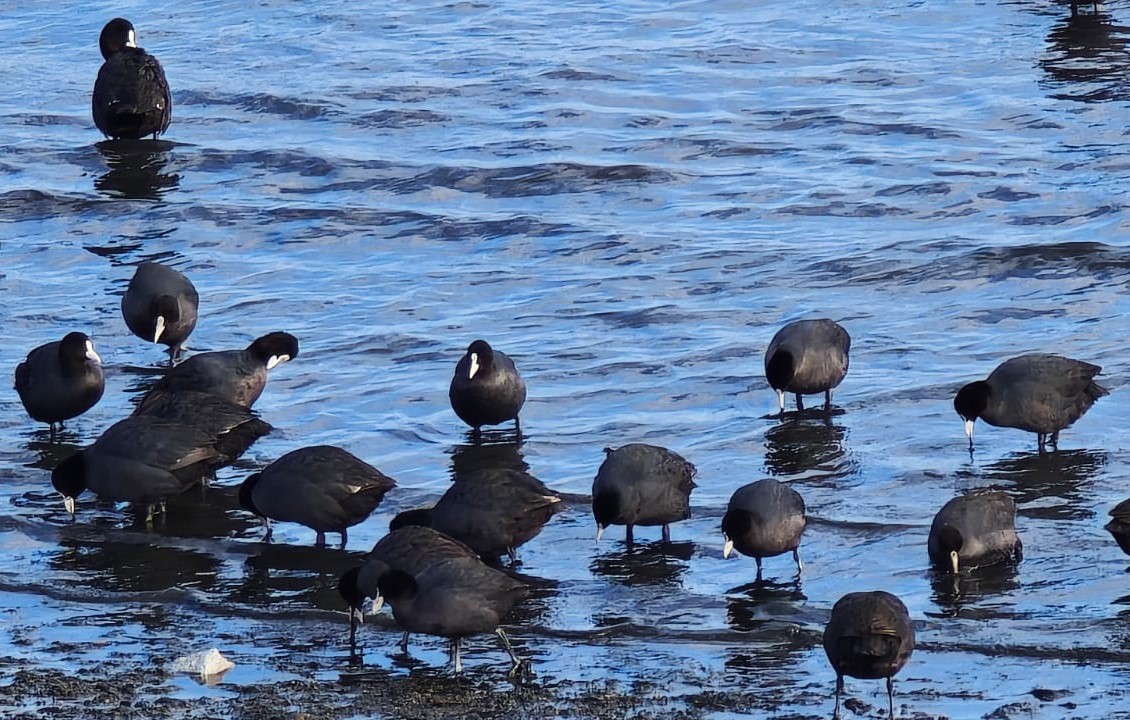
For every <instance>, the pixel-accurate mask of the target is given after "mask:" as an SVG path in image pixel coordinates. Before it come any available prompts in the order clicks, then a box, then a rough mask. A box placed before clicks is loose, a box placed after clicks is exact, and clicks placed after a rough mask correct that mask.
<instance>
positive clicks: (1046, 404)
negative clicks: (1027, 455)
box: [953, 353, 1110, 452]
mask: <svg viewBox="0 0 1130 720" xmlns="http://www.w3.org/2000/svg"><path fill="white" fill-rule="evenodd" d="M1101 371H1102V368H1101V367H1099V366H1098V365H1092V364H1090V363H1086V362H1083V361H1081V360H1072V359H1071V358H1066V357H1061V356H1059V355H1048V354H1046V353H1036V354H1032V355H1021V356H1020V357H1014V358H1012V359H1011V360H1005V361H1004V362H1003V363H1001V364H1000V365H999V366H997V369H996V370H993V372H992V373H990V374H989V377H988V378H986V379H985V380H978V381H976V382H971V383H969V384H968V385H965V386H964V387H962V388H961V389H960V390H958V392H957V396H956V397H954V399H953V407H954V410H956V411H957V414H958V415H960V416H961V417H962V418H963V419H964V420H965V434H966V435H967V436H968V437H969V448H970V450H972V449H973V422H974V421H975V420H977V418H981V419H982V420H984V421H985V422H987V423H989V424H990V425H996V426H997V427H1011V428H1018V429H1020V430H1027V431H1029V432H1034V433H1036V443H1037V445H1038V447H1039V450H1040V452H1044V449H1045V447H1046V445H1047V444H1049V443H1050V444H1051V446H1052V448H1053V449H1054V448H1057V447H1058V444H1059V431H1060V430H1062V429H1064V428H1065V427H1067V426H1069V425H1071V423H1073V422H1075V421H1076V420H1078V419H1079V418H1080V417H1082V416H1083V413H1085V412H1087V410H1089V409H1090V408H1091V406H1092V405H1094V404H1095V401H1096V400H1098V399H1099V398H1101V397H1103V396H1104V395H1109V394H1110V393H1109V391H1108V390H1107V389H1106V388H1104V387H1103V386H1101V385H1099V384H1098V383H1096V382H1095V381H1094V378H1095V376H1096V375H1098V374H1099V373H1100V372H1101Z"/></svg>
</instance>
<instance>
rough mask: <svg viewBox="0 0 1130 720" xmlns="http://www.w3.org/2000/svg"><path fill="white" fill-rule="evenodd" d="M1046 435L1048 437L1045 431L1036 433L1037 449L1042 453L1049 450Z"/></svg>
mask: <svg viewBox="0 0 1130 720" xmlns="http://www.w3.org/2000/svg"><path fill="white" fill-rule="evenodd" d="M1045 437H1047V435H1046V434H1045V433H1036V449H1037V450H1039V451H1040V454H1041V455H1043V454H1044V453H1045V452H1047V448H1046V447H1045V440H1044V438H1045Z"/></svg>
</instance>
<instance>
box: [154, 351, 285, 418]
mask: <svg viewBox="0 0 1130 720" xmlns="http://www.w3.org/2000/svg"><path fill="white" fill-rule="evenodd" d="M296 357H298V340H297V339H296V338H295V337H294V336H293V335H291V334H290V333H285V332H273V333H268V334H267V335H264V336H263V337H261V338H258V339H257V340H255V342H253V343H251V344H250V345H248V346H247V349H245V350H218V351H215V352H205V353H200V354H199V355H193V356H192V357H190V358H188V359H187V360H185V361H184V362H182V363H181V364H179V365H177V366H175V367H173V368H171V369H170V370H169V372H168V373H166V374H165V376H164V377H163V378H161V379H160V380H158V381H157V383H156V384H155V385H154V386H153V388H152V389H151V390H150V391H149V392H147V393H146V394H145V397H143V398H142V399H141V402H140V403H139V404H138V409H137V411H136V412H142V411H144V409H145V408H146V406H148V405H149V404H150V403H153V402H156V401H157V400H158V398H159V397H160V396H161V395H162V394H165V393H170V392H179V391H181V390H193V391H196V392H205V393H211V394H213V395H218V396H219V397H221V398H223V399H225V400H227V401H229V402H233V403H236V404H238V405H243V406H244V407H251V406H252V405H254V404H255V401H256V400H258V399H259V396H260V395H262V394H263V388H265V387H266V386H267V371H268V370H270V369H271V368H273V367H275V366H276V365H278V364H279V363H283V362H286V361H288V360H293V359H294V358H296Z"/></svg>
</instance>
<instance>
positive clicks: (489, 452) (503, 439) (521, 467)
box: [448, 430, 530, 478]
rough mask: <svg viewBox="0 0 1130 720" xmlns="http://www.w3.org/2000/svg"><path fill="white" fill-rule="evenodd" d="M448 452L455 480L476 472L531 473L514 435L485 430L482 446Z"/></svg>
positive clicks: (481, 441) (469, 446)
mask: <svg viewBox="0 0 1130 720" xmlns="http://www.w3.org/2000/svg"><path fill="white" fill-rule="evenodd" d="M448 452H449V453H450V454H451V477H452V478H455V477H458V476H460V475H463V474H466V473H470V472H474V471H476V470H517V471H519V472H529V471H530V466H529V464H528V463H527V462H526V459H525V458H524V457H523V456H522V443H521V441H520V440H516V439H515V436H514V432H513V431H511V432H505V431H502V430H485V431H483V432H482V435H481V438H480V441H479V442H477V443H475V442H468V443H466V444H463V445H455V446H452V448H451V449H450V450H449V451H448Z"/></svg>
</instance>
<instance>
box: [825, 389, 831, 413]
mask: <svg viewBox="0 0 1130 720" xmlns="http://www.w3.org/2000/svg"><path fill="white" fill-rule="evenodd" d="M831 411H832V389H831V388H828V389H827V390H825V391H824V412H831Z"/></svg>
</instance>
